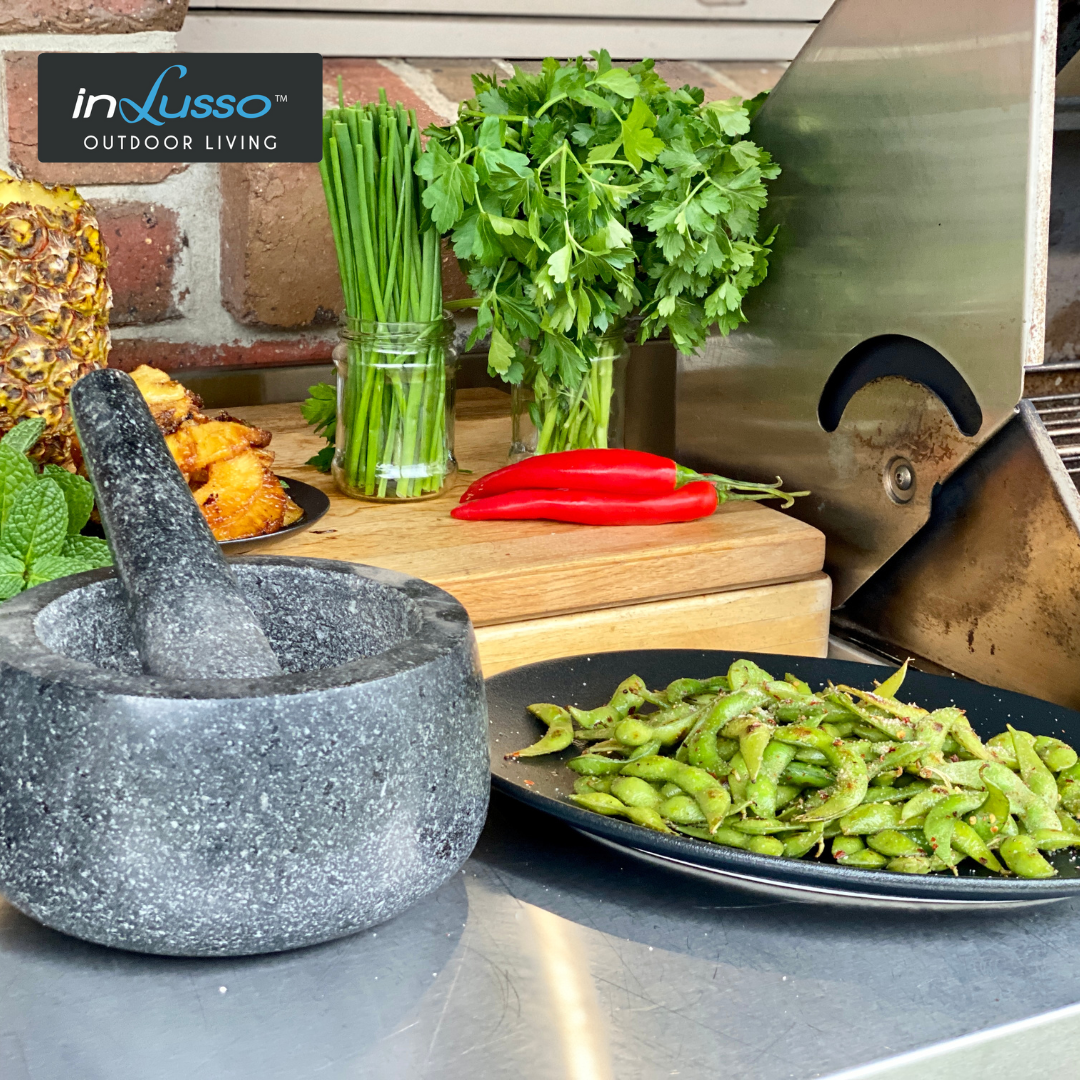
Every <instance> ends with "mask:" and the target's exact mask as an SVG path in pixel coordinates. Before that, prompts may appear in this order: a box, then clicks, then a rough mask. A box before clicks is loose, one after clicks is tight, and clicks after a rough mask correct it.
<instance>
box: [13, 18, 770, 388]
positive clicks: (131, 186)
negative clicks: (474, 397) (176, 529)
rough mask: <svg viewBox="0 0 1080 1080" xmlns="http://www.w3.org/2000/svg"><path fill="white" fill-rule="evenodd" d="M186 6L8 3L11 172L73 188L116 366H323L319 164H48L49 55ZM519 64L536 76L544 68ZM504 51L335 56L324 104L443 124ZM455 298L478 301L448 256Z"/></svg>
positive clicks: (735, 69) (734, 68) (727, 79)
mask: <svg viewBox="0 0 1080 1080" xmlns="http://www.w3.org/2000/svg"><path fill="white" fill-rule="evenodd" d="M186 7H187V0H0V167H3V168H5V169H8V170H9V171H14V172H16V173H17V174H20V175H23V176H32V177H36V178H37V179H40V180H43V181H45V182H48V183H68V184H76V185H78V187H79V190H80V191H81V192H82V193H83V195H85V196H86V197H87V198H88V199H89V200H90V201H91V203H93V205H94V206H95V208H96V209H97V211H98V216H99V219H100V222H101V226H102V231H103V234H104V237H105V240H106V243H107V244H108V246H109V251H110V277H111V281H112V287H113V295H114V308H113V313H112V327H113V350H112V355H111V362H112V363H113V364H114V365H116V366H118V367H123V368H128V369H130V368H132V367H134V366H136V365H138V364H140V363H144V362H147V363H152V364H155V365H157V366H159V367H162V368H165V369H166V370H171V371H183V370H188V371H190V370H192V369H207V368H245V367H247V368H251V367H270V366H293V365H298V364H318V363H325V362H326V361H327V360H328V359H329V357H330V352H331V349H332V346H333V340H334V337H335V329H334V327H335V323H336V320H337V316H338V312H339V310H340V306H341V289H340V286H339V284H338V279H337V267H336V262H335V258H334V248H333V241H332V239H331V235H330V226H329V222H328V219H327V216H326V209H325V206H324V204H323V196H322V187H321V184H320V181H319V173H318V167H317V166H316V165H313V164H245V165H211V164H191V165H173V164H159V165H154V164H111V165H110V164H69V165H60V164H43V163H40V162H39V161H38V160H37V146H36V143H37V113H36V110H37V100H36V98H37V66H36V58H37V54H38V53H39V52H41V51H44V50H49V51H79V52H84V51H100V52H113V51H133V50H134V51H140V52H149V51H163V52H164V51H171V50H172V49H174V48H175V31H176V30H177V29H179V27H180V26H181V24H182V23H183V19H184V12H185V9H186ZM522 66H525V67H528V68H529V69H530V70H535V69H536V67H537V66H538V65H537V64H536V63H535V62H531V61H530V62H524V63H523V65H522ZM658 67H659V68H660V70H661V71H662V73H663V74H664V76H665V78H667V79H668V81H669V82H672V83H674V84H676V85H681V84H682V83H685V82H690V83H694V84H696V85H699V86H702V87H704V89H705V91H706V94H707V95H708V97H709V98H716V97H730V96H731V95H732V94H736V93H737V94H742V95H744V96H748V95H751V94H756V93H758V92H759V91H760V90H762V89H766V88H769V87H771V86H772V85H773V84H775V82H776V80H777V79H778V78H779V76H780V74H781V73H782V71H783V67H782V65H779V64H759V63H723V64H704V63H698V62H681V63H680V62H663V63H660V64H658ZM493 68H495V69H502V70H503V71H505V72H506V73H510V72H511V71H512V68H511V66H510V65H509V64H508V63H507V62H506V61H505V60H493V59H477V60H442V61H440V60H412V61H409V60H405V59H397V60H367V59H327V60H326V61H325V62H324V68H323V71H324V97H325V98H326V100H327V103H328V104H329V103H331V102H334V101H336V99H337V79H338V76H339V75H340V76H341V79H342V83H343V86H344V91H345V96H346V99H347V100H349V101H355V100H373V99H375V98H376V97H377V95H378V91H379V88H380V87H385V88H386V91H387V94H388V96H389V97H390V99H391V100H395V99H398V100H401V101H403V102H405V103H406V104H407V105H409V106H410V107H412V108H415V109H416V111H417V114H418V116H419V117H420V119H421V120H422V121H423V122H444V121H445V120H447V119H450V118H451V117H452V116H453V115H454V112H455V110H456V107H457V102H458V101H459V100H461V98H463V97H466V96H468V95H469V94H471V84H470V81H469V75H470V73H471V72H473V71H477V70H487V71H490V70H492V69H493ZM443 266H444V289H445V293H446V295H447V298H455V297H460V296H463V295H467V286H466V285H465V282H464V280H463V278H462V277H461V273H460V271H459V269H458V267H457V264H456V261H455V260H454V258H453V255H452V254H449V253H446V255H445V256H444V260H443Z"/></svg>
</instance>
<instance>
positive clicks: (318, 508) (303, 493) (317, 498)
mask: <svg viewBox="0 0 1080 1080" xmlns="http://www.w3.org/2000/svg"><path fill="white" fill-rule="evenodd" d="M278 479H279V480H281V481H282V482H283V483H284V484H285V490H286V494H288V496H289V498H290V499H292V501H293V502H294V503H296V505H297V506H299V507H300V509H301V510H303V511H304V516H303V517H302V518H301V519H300V520H299V521H297V522H295V523H294V524H292V525H290V526H289V527H288V528H286V529H279V530H278V531H277V532H275V533H267V535H266V536H245V537H243V538H242V539H239V540H222V541H221V549H222V551H224V552H225V554H226V555H241V554H243V553H244V552H246V551H254V550H255V548H268V547H273V546H274V544H277V543H280V542H281V541H282V540H287V539H288V538H289V537H290V536H295V535H296V534H297V533H302V532H303V531H304V530H305V529H310V528H311V526H312V525H314V524H315V522H316V521H318V520H319V518H321V517H322V516H323V515H324V514H325V513H326V511H327V510H329V509H330V497H329V496H328V495H327V494H326V493H325V492H324V491H320V490H319V489H318V488H317V487H312V486H311V484H305V483H304V482H303V480H292V479H290V478H289V477H287V476H279V477H278Z"/></svg>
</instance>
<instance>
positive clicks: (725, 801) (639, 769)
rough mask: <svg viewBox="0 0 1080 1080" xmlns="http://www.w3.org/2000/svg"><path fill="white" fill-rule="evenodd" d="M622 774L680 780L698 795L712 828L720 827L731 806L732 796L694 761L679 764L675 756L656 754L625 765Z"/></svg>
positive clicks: (706, 818) (693, 793) (644, 778)
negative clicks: (692, 762)
mask: <svg viewBox="0 0 1080 1080" xmlns="http://www.w3.org/2000/svg"><path fill="white" fill-rule="evenodd" d="M622 774H623V776H636V777H639V778H640V779H642V780H662V781H669V780H670V781H671V782H672V783H675V784H678V785H679V787H681V788H682V789H683V791H685V792H686V794H687V795H692V796H693V797H694V798H695V799H697V803H698V806H700V807H701V810H702V813H704V815H705V820H706V821H707V822H708V823H709V829H710V830H713V831H715V830H716V829H718V828H719V827H720V825H721V824H722V823H723V821H724V818H725V817H726V816H727V813H728V810H729V808H730V807H731V797H730V796H729V795H728V793H727V791H726V790H725V789H724V787H723V786H722V785H721V784H720V783H719V782H718V781H717V780H716V778H715V777H713V776H710V775H709V774H708V773H707V772H706V771H705V770H704V769H697V768H695V767H694V766H693V765H680V764H679V762H677V761H676V760H675V759H674V758H668V757H660V756H659V755H658V754H654V755H652V756H651V757H646V758H642V759H641V760H640V761H635V762H632V763H630V764H628V765H624V766H623V769H622Z"/></svg>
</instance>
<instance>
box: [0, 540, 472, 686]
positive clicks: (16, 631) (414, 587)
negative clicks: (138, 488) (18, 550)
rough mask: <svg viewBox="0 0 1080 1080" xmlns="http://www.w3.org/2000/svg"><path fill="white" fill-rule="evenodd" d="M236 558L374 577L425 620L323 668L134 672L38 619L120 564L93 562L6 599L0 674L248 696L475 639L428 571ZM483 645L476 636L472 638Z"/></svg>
mask: <svg viewBox="0 0 1080 1080" xmlns="http://www.w3.org/2000/svg"><path fill="white" fill-rule="evenodd" d="M228 562H229V563H230V564H231V565H236V566H264V567H277V566H282V567H285V566H291V567H296V568H307V569H312V570H315V571H317V572H322V573H327V574H344V575H350V576H356V577H362V578H366V579H367V580H369V581H372V582H374V583H375V584H377V585H380V586H383V587H385V588H386V589H388V590H391V591H396V592H398V593H401V594H403V596H404V597H405V599H406V601H407V602H408V604H409V605H410V607H411V608H412V609H413V610H414V611H415V612H416V613H417V616H418V626H417V628H416V630H415V631H414V632H410V633H408V634H407V635H406V636H405V637H404V638H403V639H402V640H401V641H399V642H398V643H397V644H395V645H392V646H391V647H390V648H388V649H386V650H385V651H384V652H380V653H376V654H374V655H370V656H363V657H359V658H357V659H354V660H350V661H347V662H345V663H342V664H337V665H334V666H331V667H326V668H321V669H318V670H315V671H302V672H291V673H284V674H282V675H273V676H270V677H266V678H258V679H171V678H161V677H159V676H153V675H131V674H124V673H122V672H118V671H113V670H108V669H105V668H100V667H97V666H95V665H93V664H90V663H88V662H86V661H82V660H76V659H73V658H71V657H69V656H65V655H64V654H62V653H59V652H56V651H54V650H52V649H50V648H49V647H48V646H47V645H46V644H45V643H44V642H43V641H42V640H41V638H40V637H39V635H38V633H37V629H36V626H35V623H36V620H37V617H38V615H39V614H40V613H41V612H42V611H43V610H44V609H45V608H46V607H48V605H49V604H51V603H53V602H54V601H55V600H58V599H60V598H61V597H63V596H66V595H67V594H69V593H71V592H74V591H76V590H78V589H83V588H86V587H87V586H90V585H93V584H95V583H97V582H99V581H106V580H109V579H111V578H115V577H116V571H115V568H112V567H109V568H106V569H103V570H88V571H86V572H84V573H81V574H74V575H72V576H70V577H65V578H58V579H57V580H55V581H50V582H46V583H45V584H42V585H38V586H35V587H34V588H32V589H28V590H27V591H26V592H23V593H20V594H19V595H18V596H15V597H13V598H12V599H10V600H7V601H5V602H4V603H3V604H0V681H2V680H3V679H4V678H5V676H6V674H7V673H8V672H12V671H15V672H23V673H26V674H29V675H30V676H32V677H34V678H36V679H38V680H40V681H41V682H42V683H48V684H64V685H66V686H69V687H75V688H81V689H83V690H87V691H92V692H96V693H99V694H103V695H113V696H119V697H135V698H157V699H172V700H176V699H193V700H214V699H226V698H227V699H243V698H252V699H257V698H273V697H290V696H299V695H303V694H319V693H326V692H334V691H342V690H348V689H355V688H358V687H362V686H364V685H366V684H371V683H375V682H380V681H384V680H388V679H392V678H394V677H395V676H401V675H405V674H409V675H410V676H412V675H415V673H416V672H417V670H418V669H421V668H423V667H425V666H427V665H429V664H433V663H436V662H438V661H439V660H440V659H442V658H443V657H445V656H448V655H449V654H451V653H453V652H454V651H455V650H456V649H458V648H459V647H460V644H461V641H462V639H463V638H465V637H467V638H469V639H472V637H473V634H472V624H471V623H470V622H469V617H468V614H467V613H466V611H465V609H464V607H463V606H462V605H461V603H460V602H459V601H458V600H457V599H456V598H455V597H453V596H451V595H450V593H448V592H446V591H444V590H443V589H440V588H438V587H437V586H435V585H432V584H431V583H430V582H427V581H424V580H422V579H421V578H416V577H412V576H410V575H408V574H403V573H399V572H398V571H395V570H387V569H384V568H382V567H376V566H368V565H365V564H362V563H354V562H346V561H344V560H336V559H314V558H305V557H302V556H295V555H240V556H236V557H233V558H230V559H228ZM471 647H472V650H473V652H474V653H475V643H474V642H471Z"/></svg>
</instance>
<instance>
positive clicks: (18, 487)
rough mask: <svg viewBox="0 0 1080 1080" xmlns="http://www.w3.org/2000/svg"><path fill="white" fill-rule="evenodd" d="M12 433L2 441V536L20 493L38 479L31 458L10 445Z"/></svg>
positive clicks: (0, 514)
mask: <svg viewBox="0 0 1080 1080" xmlns="http://www.w3.org/2000/svg"><path fill="white" fill-rule="evenodd" d="M10 439H11V434H10V433H9V434H8V436H7V437H6V438H5V439H4V440H3V441H2V442H0V536H2V535H3V530H4V528H5V527H6V526H7V523H8V518H9V517H10V516H11V507H12V505H13V504H14V502H15V499H16V498H17V497H18V495H19V493H20V492H21V491H23V490H25V489H26V488H29V487H30V486H31V485H33V484H34V482H35V481H36V480H37V473H36V472H35V471H34V466H33V465H31V464H30V459H29V458H28V457H27V456H26V454H25V452H24V451H22V450H17V449H15V447H14V446H12V445H10V442H9V440H10Z"/></svg>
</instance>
